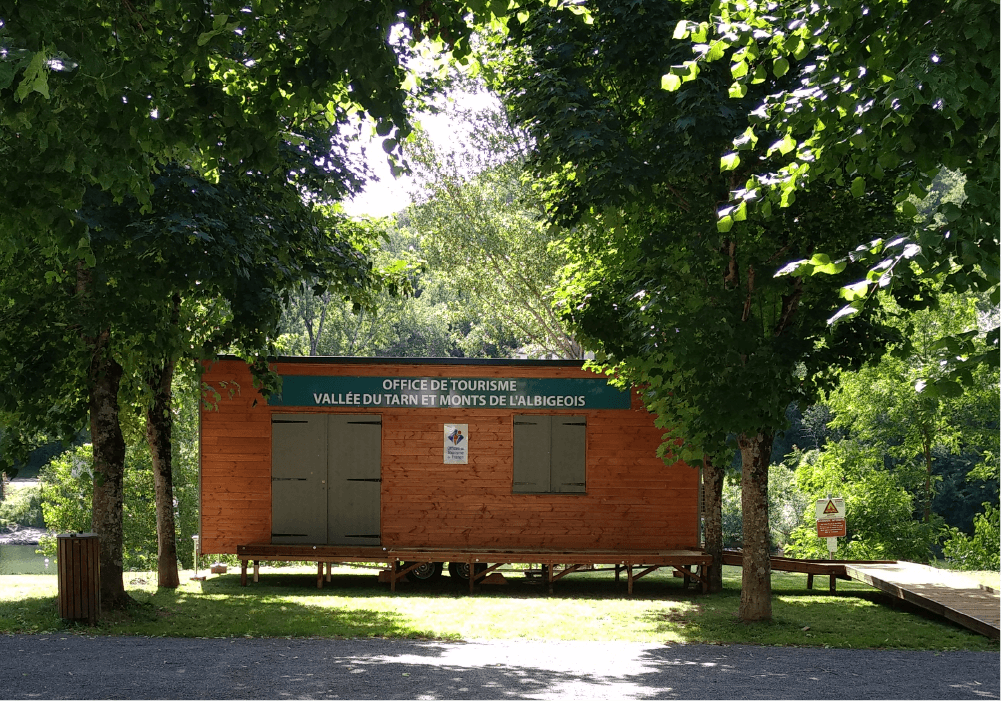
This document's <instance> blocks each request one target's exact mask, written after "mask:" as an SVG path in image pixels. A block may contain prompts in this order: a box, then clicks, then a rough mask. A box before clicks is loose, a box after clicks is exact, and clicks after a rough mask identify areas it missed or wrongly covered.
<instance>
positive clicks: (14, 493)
mask: <svg viewBox="0 0 1001 701" xmlns="http://www.w3.org/2000/svg"><path fill="white" fill-rule="evenodd" d="M12 525H19V526H32V527H34V528H44V527H45V518H44V517H43V515H42V493H41V490H40V488H39V487H36V486H34V485H30V486H18V487H16V488H15V487H12V486H11V485H10V484H5V485H3V489H0V528H7V527H8V526H12Z"/></svg>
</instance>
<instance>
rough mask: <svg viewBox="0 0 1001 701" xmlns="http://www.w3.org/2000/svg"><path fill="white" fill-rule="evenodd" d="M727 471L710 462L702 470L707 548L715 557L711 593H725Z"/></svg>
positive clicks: (711, 577)
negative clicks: (724, 555)
mask: <svg viewBox="0 0 1001 701" xmlns="http://www.w3.org/2000/svg"><path fill="white" fill-rule="evenodd" d="M725 474H726V470H724V469H723V468H722V467H717V466H716V465H715V464H713V463H712V461H710V460H706V461H705V467H704V468H703V470H702V491H703V507H704V510H705V541H706V542H705V548H706V552H707V553H708V554H709V555H712V556H713V561H712V564H711V565H709V571H708V573H707V574H708V575H709V592H710V593H716V592H719V591H723V477H724V475H725Z"/></svg>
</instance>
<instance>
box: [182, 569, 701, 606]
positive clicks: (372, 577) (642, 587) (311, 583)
mask: <svg viewBox="0 0 1001 701" xmlns="http://www.w3.org/2000/svg"><path fill="white" fill-rule="evenodd" d="M503 574H504V576H505V580H506V581H505V583H504V584H478V585H477V586H476V590H475V592H474V594H473V596H476V597H501V598H503V597H515V598H539V597H549V596H550V595H549V586H548V582H546V581H545V580H542V579H539V578H529V577H525V576H523V575H522V574H521V573H520V572H518V571H515V572H504V573H503ZM220 588H225V589H226V590H227V591H243V592H260V593H261V594H264V593H267V592H273V593H279V592H280V593H281V594H282V595H292V594H294V595H295V596H313V595H315V596H375V597H394V596H397V597H410V596H420V597H463V596H468V595H469V584H468V582H467V581H465V580H455V579H452V578H451V577H449V576H448V575H444V576H442V577H441V578H440V579H439V580H438V581H436V582H410V581H407V580H404V581H402V582H397V585H396V591H395V592H391V591H390V589H389V585H388V584H384V583H379V582H378V581H377V579H376V574H375V572H371V573H365V572H362V573H357V574H354V573H352V574H336V573H335V574H334V575H332V577H331V581H329V582H327V581H326V580H324V582H323V588H322V589H317V588H316V573H315V572H313V573H305V572H284V571H281V570H272V571H264V572H262V573H261V576H260V581H259V582H253V581H252V580H251V578H250V577H249V576H248V584H247V587H245V588H244V587H241V586H240V575H239V574H238V573H237V574H227V575H221V576H218V577H214V578H212V579H209V580H206V581H205V582H204V583H203V585H202V591H203V592H204V593H212V592H213V591H221V589H220ZM699 592H700V590H698V589H696V588H695V587H692V586H690V588H688V589H687V590H686V589H684V587H683V580H682V579H681V578H677V577H673V576H671V575H670V574H664V573H660V574H655V575H650V576H648V577H646V578H644V579H642V580H639V581H637V582H636V584H635V586H634V589H633V594H632V595H630V594H628V593H627V585H626V578H625V575H622V577H621V578H620V580H619V581H618V582H616V581H615V577H614V575H613V574H611V573H606V572H600V573H574V574H571V575H568V576H567V577H566V578H564V579H561V580H558V581H557V582H555V583H554V584H553V594H552V598H554V599H632V600H637V601H647V600H649V601H659V600H678V599H679V598H680V599H685V598H687V597H690V596H698V595H700V594H699Z"/></svg>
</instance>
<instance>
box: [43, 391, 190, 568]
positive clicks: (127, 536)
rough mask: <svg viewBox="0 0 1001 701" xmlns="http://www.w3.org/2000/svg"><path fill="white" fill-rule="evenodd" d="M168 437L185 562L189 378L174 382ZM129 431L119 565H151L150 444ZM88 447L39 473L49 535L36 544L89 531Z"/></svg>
mask: <svg viewBox="0 0 1001 701" xmlns="http://www.w3.org/2000/svg"><path fill="white" fill-rule="evenodd" d="M175 397H177V398H178V402H177V404H178V406H177V408H176V409H175V423H174V432H173V433H174V442H173V456H174V460H173V478H174V500H175V505H174V516H175V527H176V529H177V537H178V544H179V547H178V549H177V554H178V559H179V560H180V562H181V564H182V565H183V566H185V567H191V566H192V564H193V550H192V548H191V547H188V545H189V544H190V543H191V536H192V535H195V534H196V533H197V532H198V412H197V401H198V395H197V393H196V392H195V390H194V389H193V387H192V383H191V382H189V381H185V380H181V381H180V382H179V383H178V384H177V385H176V386H175ZM137 434H138V435H135V436H133V440H132V441H131V442H130V445H129V446H128V448H127V450H126V462H125V503H124V523H123V526H124V552H123V556H124V563H123V564H124V567H125V569H126V570H147V571H148V570H156V568H157V538H156V510H155V505H154V502H153V491H154V490H153V470H152V461H151V459H150V454H149V447H148V446H147V445H146V443H145V441H144V440H142V438H141V437H140V436H141V435H142V433H141V432H140V431H137ZM93 481H94V478H93V450H92V447H91V444H89V443H87V444H84V445H82V446H77V447H75V448H73V449H71V450H69V451H66V452H65V453H63V454H62V455H60V456H58V457H57V458H55V459H54V460H52V461H51V462H50V463H49V464H48V465H46V466H45V467H44V468H43V470H42V473H41V484H42V488H41V501H42V504H41V507H42V511H43V513H44V516H45V525H46V528H47V529H48V530H49V535H47V536H43V537H42V540H41V542H40V544H39V545H40V548H41V550H42V551H43V552H44V553H45V554H46V555H48V556H49V557H52V556H54V555H55V553H56V540H55V537H54V535H55V534H59V533H68V532H88V531H90V530H92V529H91V521H90V516H91V500H92V495H93V488H94V484H93Z"/></svg>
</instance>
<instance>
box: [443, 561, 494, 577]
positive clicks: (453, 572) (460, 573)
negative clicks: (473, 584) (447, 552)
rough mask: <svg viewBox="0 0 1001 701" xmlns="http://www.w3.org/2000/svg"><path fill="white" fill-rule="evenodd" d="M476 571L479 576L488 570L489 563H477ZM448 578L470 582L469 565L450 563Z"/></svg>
mask: <svg viewBox="0 0 1001 701" xmlns="http://www.w3.org/2000/svg"><path fill="white" fill-rule="evenodd" d="M473 567H474V568H475V569H474V571H475V572H476V573H477V574H479V573H480V572H483V571H485V570H486V569H487V563H485V562H477V563H476V564H475V565H474V566H473ZM448 576H449V577H451V578H452V579H458V580H459V581H460V582H468V581H469V565H468V564H467V563H465V562H450V563H448Z"/></svg>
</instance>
